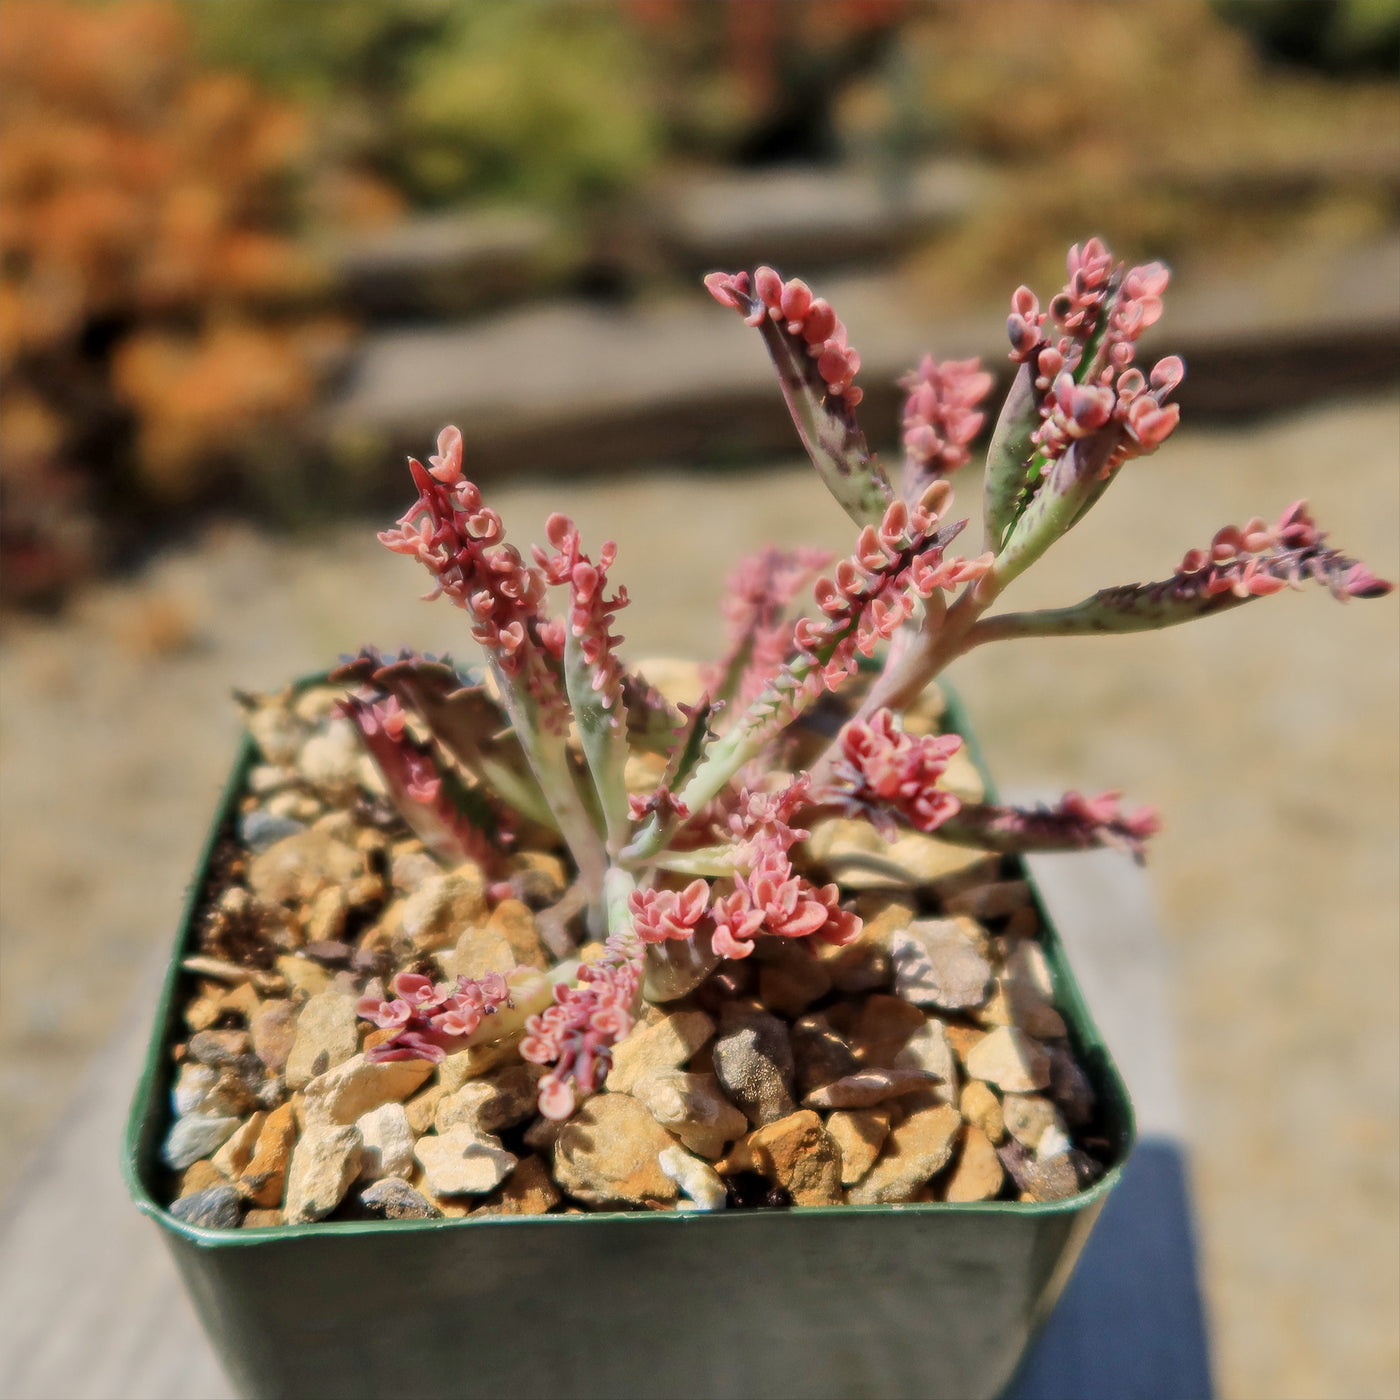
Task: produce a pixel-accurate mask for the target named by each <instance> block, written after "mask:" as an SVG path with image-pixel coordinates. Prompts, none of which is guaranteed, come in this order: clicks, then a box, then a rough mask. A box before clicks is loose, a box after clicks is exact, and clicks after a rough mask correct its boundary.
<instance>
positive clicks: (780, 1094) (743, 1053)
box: [714, 1003, 797, 1125]
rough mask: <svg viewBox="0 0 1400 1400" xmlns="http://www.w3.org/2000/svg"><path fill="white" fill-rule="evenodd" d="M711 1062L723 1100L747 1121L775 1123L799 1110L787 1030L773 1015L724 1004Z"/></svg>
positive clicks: (734, 1004) (746, 1006) (742, 1006)
mask: <svg viewBox="0 0 1400 1400" xmlns="http://www.w3.org/2000/svg"><path fill="white" fill-rule="evenodd" d="M714 1060H715V1074H716V1075H717V1076H718V1078H719V1082H720V1084H721V1085H722V1086H723V1087H724V1092H725V1096H726V1097H727V1098H728V1099H729V1100H730V1102H731V1103H733V1104H734V1105H735V1106H736V1107H738V1108H740V1109H742V1110H743V1112H744V1113H745V1114H746V1115H747V1116H748V1119H749V1122H751V1123H753V1124H755V1125H761V1124H764V1123H773V1122H776V1121H777V1120H778V1119H780V1118H785V1117H786V1116H787V1115H788V1114H790V1113H791V1112H792V1111H793V1110H794V1109H795V1108H796V1107H797V1104H796V1102H795V1101H794V1099H793V1097H792V1090H793V1083H794V1073H795V1064H794V1060H793V1055H792V1046H791V1044H790V1043H789V1041H788V1033H787V1027H786V1026H785V1025H784V1024H783V1023H782V1022H781V1021H780V1020H778V1018H777V1017H776V1016H773V1015H770V1014H769V1013H768V1012H767V1011H762V1010H760V1009H759V1008H757V1007H754V1006H749V1005H745V1004H742V1003H737V1004H736V1003H731V1004H730V1005H728V1006H726V1007H725V1008H724V1013H723V1016H722V1017H721V1020H720V1032H719V1036H718V1038H717V1039H716V1040H715V1045H714Z"/></svg>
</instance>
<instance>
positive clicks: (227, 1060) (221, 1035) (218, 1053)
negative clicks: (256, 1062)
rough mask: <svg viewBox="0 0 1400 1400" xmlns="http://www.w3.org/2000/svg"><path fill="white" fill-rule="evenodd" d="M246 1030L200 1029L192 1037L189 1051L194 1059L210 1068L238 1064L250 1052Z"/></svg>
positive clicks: (221, 1067)
mask: <svg viewBox="0 0 1400 1400" xmlns="http://www.w3.org/2000/svg"><path fill="white" fill-rule="evenodd" d="M248 1046H249V1040H248V1033H247V1032H246V1031H208V1030H206V1031H199V1032H198V1033H197V1034H195V1035H192V1036H191V1037H190V1042H189V1052H190V1055H191V1057H192V1058H193V1059H196V1060H198V1061H199V1063H200V1064H202V1065H208V1066H209V1068H210V1069H225V1068H227V1067H228V1066H230V1065H236V1064H237V1063H238V1061H239V1059H240V1058H241V1057H242V1056H244V1055H246V1054H247V1053H248Z"/></svg>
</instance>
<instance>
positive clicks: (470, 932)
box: [451, 927, 516, 977]
mask: <svg viewBox="0 0 1400 1400" xmlns="http://www.w3.org/2000/svg"><path fill="white" fill-rule="evenodd" d="M515 966H516V962H515V953H514V952H513V951H512V950H511V946H510V944H509V943H508V942H506V940H505V937H504V936H503V935H502V934H501V933H499V932H498V931H496V930H495V929H488V928H485V927H482V928H469V929H467V930H466V931H465V932H464V933H463V934H462V935H461V937H459V938H458V939H457V944H456V947H455V948H454V949H453V953H452V963H451V967H452V969H453V973H454V975H455V976H458V977H484V976H485V975H486V974H487V973H488V972H499V973H501V974H503V975H508V974H509V973H511V972H513V971H514V970H515Z"/></svg>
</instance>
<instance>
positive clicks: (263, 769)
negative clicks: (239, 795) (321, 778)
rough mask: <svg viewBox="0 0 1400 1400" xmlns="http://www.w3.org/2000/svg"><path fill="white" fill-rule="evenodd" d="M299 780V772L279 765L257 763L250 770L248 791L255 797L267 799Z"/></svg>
mask: <svg viewBox="0 0 1400 1400" xmlns="http://www.w3.org/2000/svg"><path fill="white" fill-rule="evenodd" d="M296 780H297V770H296V769H295V768H293V767H291V766H290V765H282V764H278V763H255V764H254V765H253V766H252V767H251V768H250V769H249V770H248V791H249V792H251V793H252V794H253V795H254V796H255V797H267V796H268V795H269V794H271V793H274V792H278V791H280V790H281V789H282V788H285V787H290V786H291V785H292V784H293V783H294V782H296Z"/></svg>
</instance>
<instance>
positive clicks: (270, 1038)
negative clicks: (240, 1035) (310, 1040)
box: [248, 997, 297, 1074]
mask: <svg viewBox="0 0 1400 1400" xmlns="http://www.w3.org/2000/svg"><path fill="white" fill-rule="evenodd" d="M296 1026H297V1010H296V1007H295V1006H293V1005H292V1003H291V1002H290V1001H285V1000H283V999H282V998H280V997H279V998H276V999H275V1000H272V1001H265V1002H263V1003H262V1005H261V1006H259V1007H258V1009H257V1010H256V1011H255V1012H254V1013H253V1016H252V1018H251V1020H250V1021H249V1026H248V1029H249V1031H250V1033H251V1035H252V1041H253V1053H254V1054H255V1055H256V1056H257V1057H258V1059H260V1060H261V1061H262V1062H263V1064H264V1065H266V1066H267V1068H268V1069H269V1070H270V1071H271V1072H272V1073H273V1074H280V1073H281V1072H282V1070H283V1069H285V1068H286V1065H287V1056H288V1055H290V1054H291V1053H292V1045H293V1044H294V1043H295V1041H296Z"/></svg>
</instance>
